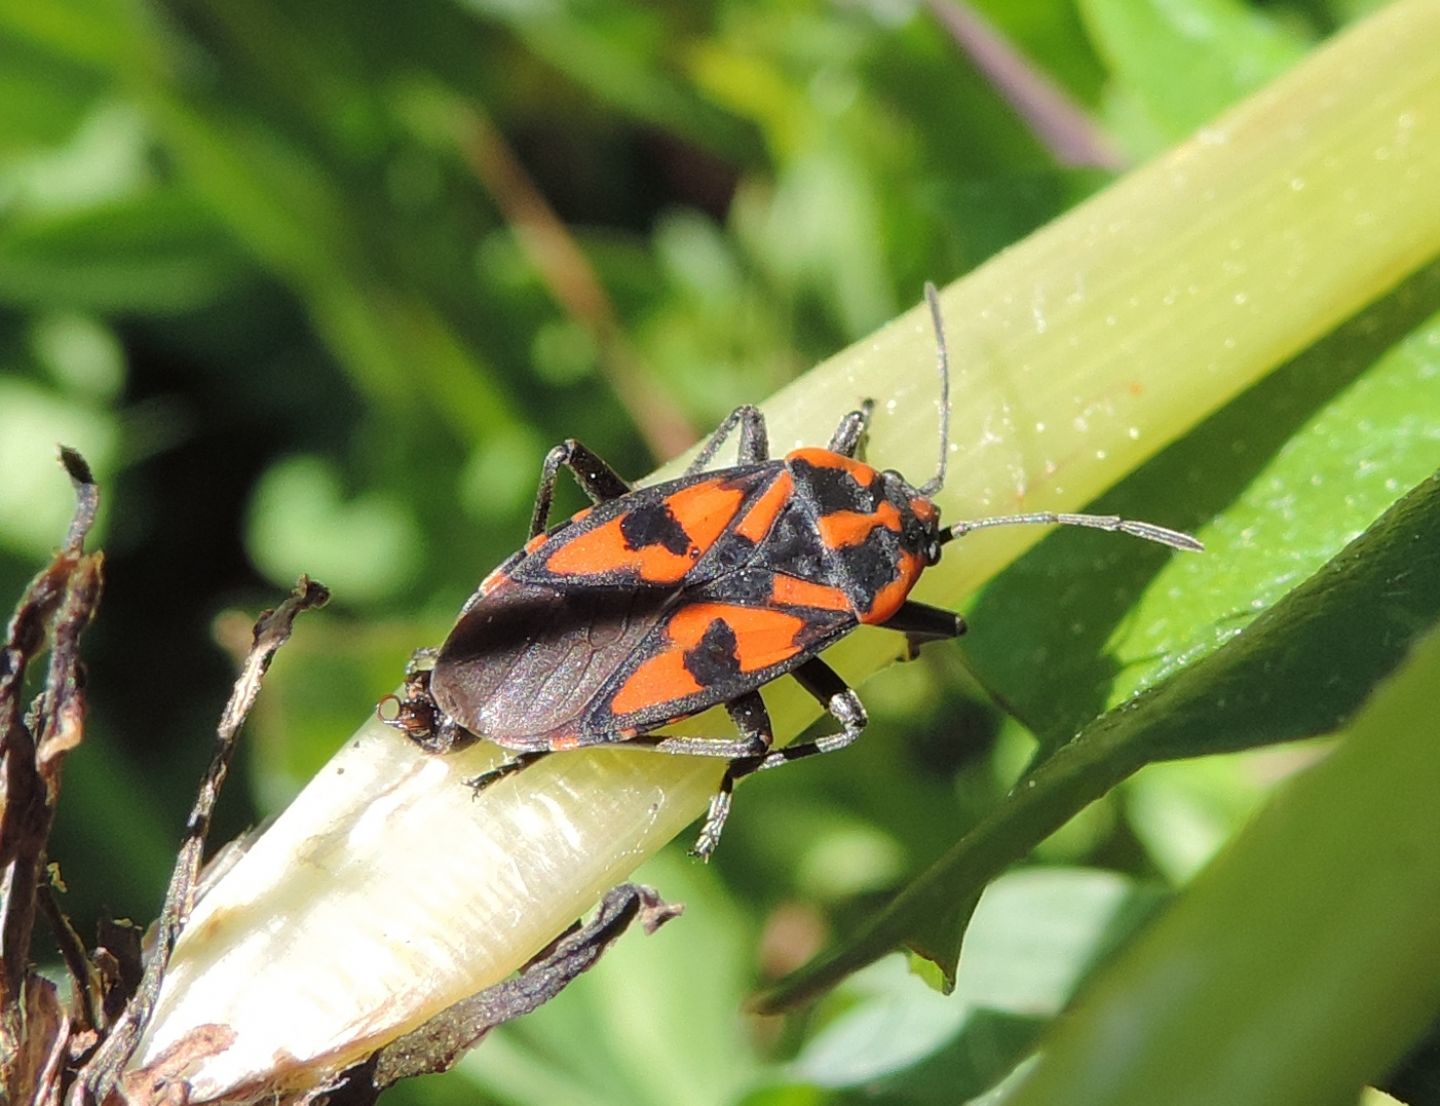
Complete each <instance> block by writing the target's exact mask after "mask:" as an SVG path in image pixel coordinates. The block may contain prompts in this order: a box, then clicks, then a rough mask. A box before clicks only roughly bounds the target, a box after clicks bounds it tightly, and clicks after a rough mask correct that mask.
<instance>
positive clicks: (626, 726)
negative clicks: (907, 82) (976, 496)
mask: <svg viewBox="0 0 1440 1106" xmlns="http://www.w3.org/2000/svg"><path fill="white" fill-rule="evenodd" d="M925 292H926V299H927V302H928V303H929V305H930V311H931V316H932V320H933V323H934V326H935V334H936V343H937V349H938V355H939V368H940V381H941V387H940V412H941V414H940V460H939V464H938V467H937V469H936V472H935V475H934V476H933V477H931V478H930V479H929V480H927V481H926V482H925V483H924V484H921V485H920V486H919V487H915V486H913V485H911V484H910V483H909V482H908V481H907V480H906V479H905V478H904V477H903V476H901V475H900V474H899V473H897V472H890V471H881V470H878V469H875V468H872V467H870V466H869V465H868V464H866V463H865V462H863V461H861V460H859V459H857V456H856V454H857V452H858V450H859V447H860V444H861V440H862V438H863V437H864V435H865V430H866V427H867V425H868V423H869V421H870V413H871V409H872V407H873V404H872V403H870V402H869V401H867V402H866V403H864V404H863V405H862V406H861V408H860V409H859V410H856V411H851V412H850V413H849V414H847V415H846V416H845V417H844V418H843V419H841V420H840V425H839V427H838V428H837V429H836V431H835V434H834V436H833V437H832V438H831V439H830V444H829V445H828V446H826V447H824V448H819V447H811V448H805V449H797V450H795V451H794V452H792V453H788V454H786V455H785V457H783V458H781V459H772V458H771V457H770V455H769V449H768V447H767V442H766V431H765V420H764V416H763V415H762V414H761V413H760V411H759V410H757V409H756V408H755V407H752V406H744V407H739V408H737V409H736V410H735V411H734V412H733V413H732V414H731V415H730V417H729V418H728V419H726V420H725V422H724V423H723V424H722V425H721V426H720V428H719V429H718V430H716V431H715V433H714V434H713V435H712V436H711V437H710V440H709V441H707V442H706V443H705V445H704V446H703V447H702V448H701V450H700V452H699V453H698V454H697V455H696V457H695V459H694V461H692V462H691V464H690V467H689V468H688V469H686V471H685V473H684V475H683V476H680V477H679V478H678V479H675V480H669V481H666V482H665V483H662V484H656V485H654V486H652V487H646V488H631V487H630V485H629V484H627V483H626V482H625V481H624V480H622V479H621V478H620V477H619V476H618V475H617V474H616V473H615V472H614V471H613V470H612V469H611V468H610V466H609V465H607V464H606V463H605V462H604V461H603V460H601V459H600V458H599V457H597V456H596V455H595V454H594V453H592V452H591V451H590V450H588V449H586V448H585V446H583V445H581V444H580V443H579V442H577V441H575V440H573V439H571V440H569V441H566V442H564V443H563V444H561V445H558V446H556V447H555V448H554V449H552V450H551V451H550V453H549V455H548V456H547V457H546V458H545V463H544V467H543V469H542V472H541V476H540V487H539V492H538V494H537V496H536V499H535V512H534V515H533V516H532V518H531V523H530V540H529V541H527V542H526V543H525V546H524V548H523V549H521V550H520V552H518V553H516V554H515V555H514V556H512V557H511V558H510V559H509V560H507V561H506V562H505V563H504V564H502V565H501V566H500V567H499V568H497V569H496V570H495V571H494V572H492V573H491V574H490V575H489V576H488V577H486V578H485V580H484V582H483V583H481V585H480V587H479V589H478V590H477V591H476V592H475V594H474V595H473V596H472V597H471V598H470V600H469V601H468V602H467V603H466V604H465V607H464V609H463V610H462V611H461V613H460V618H459V621H458V622H457V623H456V625H455V628H454V629H453V630H452V631H451V632H450V636H449V638H447V639H446V641H445V643H444V645H442V646H441V647H440V649H439V651H438V653H434V654H433V662H434V663H433V665H432V666H431V667H430V668H429V669H428V670H420V669H419V668H418V667H417V666H412V671H411V673H410V677H409V679H408V681H407V694H406V697H405V699H404V700H402V701H400V702H399V705H398V709H397V710H396V712H395V714H394V717H390V718H387V721H389V722H390V723H391V724H392V725H394V726H396V727H397V728H400V729H402V730H404V731H405V732H406V733H408V734H409V735H410V736H411V737H412V738H414V739H415V740H417V741H419V742H420V743H421V744H422V745H423V746H424V747H425V748H427V749H430V750H433V751H437V752H443V751H446V750H448V749H451V748H453V747H455V746H456V745H457V744H458V743H460V742H462V741H468V740H469V739H470V738H472V737H481V738H487V739H489V740H491V741H494V742H495V743H497V744H498V745H501V746H503V747H504V748H506V749H508V750H511V751H512V752H513V753H514V754H515V755H514V757H513V758H512V759H510V760H508V761H506V762H505V763H503V764H501V765H499V766H498V767H496V768H494V769H492V770H491V771H489V772H487V773H485V774H484V775H482V776H479V777H477V778H476V779H474V780H472V781H470V783H471V785H472V786H474V787H475V788H476V789H477V790H478V789H480V788H483V787H486V786H488V785H489V784H491V783H494V782H495V781H496V780H498V779H500V778H502V777H504V776H507V775H509V774H511V773H513V772H515V771H517V770H519V769H520V768H522V767H524V766H525V765H527V764H530V763H532V762H534V761H535V760H537V759H538V758H540V757H543V756H546V755H548V754H550V753H552V752H556V751H558V750H561V749H574V748H580V747H584V746H587V745H610V744H615V743H619V742H624V743H626V744H628V745H639V746H644V747H645V748H648V749H653V750H657V751H659V752H663V753H674V754H682V755H687V756H705V757H718V758H720V759H722V760H725V761H728V762H729V763H728V765H727V768H726V771H725V775H724V777H723V779H722V781H721V784H720V788H719V790H718V792H717V793H716V795H715V797H714V799H713V800H712V801H711V803H710V809H709V812H708V813H707V815H706V818H705V822H704V826H703V828H702V829H701V831H700V837H699V840H698V841H697V842H696V845H695V847H694V850H693V851H694V853H695V854H696V855H698V856H701V857H708V856H709V854H710V853H711V852H712V851H713V850H714V848H715V845H716V843H717V842H718V841H719V838H720V831H721V829H722V827H723V826H724V823H725V818H726V815H727V814H728V813H729V809H730V796H731V791H732V789H733V787H734V785H735V782H736V781H737V780H739V779H741V778H743V777H745V776H748V775H750V774H751V773H754V772H760V771H764V770H766V769H769V768H774V767H776V766H778V765H781V764H785V763H787V762H789V761H792V760H799V759H801V758H803V757H807V756H812V755H814V754H816V753H828V752H833V751H835V750H837V749H842V748H844V747H845V746H847V745H849V744H851V743H852V742H853V741H854V740H855V739H856V738H858V737H859V736H860V733H861V731H862V730H864V728H865V723H866V715H865V708H864V706H862V705H861V702H860V699H859V697H858V696H857V695H856V694H855V692H854V691H853V690H852V689H851V688H849V687H848V686H846V684H845V682H844V681H843V680H842V679H841V678H840V677H839V676H838V675H837V674H836V672H835V670H834V669H833V668H831V667H830V666H829V665H828V664H826V663H825V662H824V661H823V660H822V659H821V658H820V657H819V654H820V652H821V651H822V650H824V649H825V648H826V647H827V646H829V645H831V644H833V643H834V642H836V641H837V640H839V639H840V638H842V637H844V636H845V635H846V634H848V633H850V632H851V631H852V630H854V629H855V628H856V627H857V626H860V625H871V626H881V627H884V628H886V629H891V630H896V631H898V632H900V633H903V634H904V635H906V637H907V638H908V639H909V642H910V643H911V645H912V646H916V645H918V644H920V643H923V642H926V641H932V640H938V639H944V638H953V637H958V636H959V635H960V634H962V633H964V632H965V623H964V621H963V620H962V619H961V617H960V616H959V615H957V614H955V613H953V612H951V611H947V610H943V609H940V608H937V607H932V606H928V605H926V604H924V603H918V602H916V601H915V600H912V599H910V598H909V595H910V591H911V589H912V588H913V587H914V586H915V583H916V581H917V580H918V579H919V578H920V575H921V573H923V572H924V571H925V569H926V568H927V567H929V566H930V565H933V564H935V563H936V562H937V561H938V560H939V559H940V552H941V549H942V548H943V547H944V545H945V544H946V543H947V542H949V541H951V540H952V539H954V538H957V537H959V536H961V535H962V534H966V533H969V532H970V531H971V530H977V529H980V528H982V527H990V526H1001V525H1010V524H1015V523H1065V524H1072V525H1079V526H1089V527H1095V528H1099V529H1102V530H1114V531H1120V532H1122V533H1127V534H1132V535H1135V536H1137V537H1141V538H1146V539H1148V540H1151V541H1156V542H1160V543H1162V544H1165V545H1170V546H1173V547H1175V548H1177V549H1198V548H1200V545H1199V543H1198V542H1196V541H1195V540H1194V539H1193V538H1191V537H1188V536H1187V535H1185V534H1180V533H1177V532H1176V531H1173V530H1167V529H1165V528H1164V527H1160V526H1154V525H1151V524H1149V523H1143V522H1133V521H1129V520H1126V519H1120V518H1115V517H1108V516H1095V515H1076V514H1054V513H1050V512H1042V513H1035V514H1021V515H1007V516H1002V517H996V518H986V519H979V520H976V521H968V522H957V523H954V524H953V525H951V526H948V527H942V526H941V525H940V514H939V511H938V509H937V508H936V506H935V504H934V502H933V499H932V497H933V496H934V495H935V494H936V493H937V492H938V491H939V490H940V488H941V487H942V486H943V484H944V482H945V458H946V453H947V451H948V421H949V420H948V416H949V359H948V355H947V353H946V347H945V339H944V331H943V328H942V324H941V319H940V307H939V301H938V298H937V296H936V294H935V289H934V287H933V286H930V285H927V286H926V289H925ZM737 430H738V432H739V450H738V453H739V457H738V464H736V465H735V466H733V467H731V468H723V469H717V470H713V471H706V468H707V466H708V465H709V464H710V463H711V461H713V459H714V458H715V455H716V453H717V452H719V450H720V447H721V446H722V445H723V444H724V442H725V440H726V439H727V438H728V437H729V436H730V435H731V434H732V433H734V432H736V431H737ZM561 468H568V469H569V470H570V471H571V472H572V473H573V474H574V476H575V479H576V481H577V482H578V483H579V485H580V487H581V488H583V489H584V490H585V492H586V493H587V494H588V495H589V496H590V498H591V499H592V500H593V501H594V506H593V507H588V508H586V509H585V510H582V511H580V512H579V513H578V514H576V515H574V516H573V517H572V518H570V519H569V520H568V521H566V522H562V523H560V524H559V525H557V526H554V527H549V528H547V524H548V521H549V514H550V504H551V500H552V497H553V495H554V490H555V481H556V478H557V475H558V473H559V471H560V469H561ZM787 675H788V676H793V677H794V678H795V679H796V681H798V682H799V684H800V685H801V686H802V687H803V688H804V689H805V690H806V691H808V692H809V693H810V694H811V695H813V696H815V698H816V699H818V700H819V701H820V703H821V705H822V706H824V708H825V709H826V710H827V711H829V713H830V714H831V715H832V716H833V717H834V719H835V720H836V721H837V722H838V723H839V724H840V727H841V728H840V731H839V732H838V733H834V734H829V735H826V736H824V737H820V738H817V739H815V740H812V741H805V742H800V743H797V744H794V745H790V746H787V747H785V748H780V749H772V747H771V745H772V732H771V724H770V716H769V714H768V713H767V711H766V709H765V704H764V702H763V701H762V699H761V697H760V688H762V687H763V686H764V685H766V684H768V683H770V682H772V681H774V680H777V679H779V678H780V677H782V676H787ZM721 703H723V704H724V705H725V708H726V709H727V710H728V711H729V714H730V717H731V718H732V719H733V721H734V724H735V728H736V730H737V731H738V737H733V738H711V737H675V736H661V735H658V734H655V733H654V731H655V730H658V729H660V728H661V727H662V726H665V725H667V724H668V723H671V722H675V721H678V720H679V719H682V718H686V717H688V716H690V715H694V714H698V713H699V712H700V711H703V710H706V709H708V708H709V707H713V706H715V705H716V704H721Z"/></svg>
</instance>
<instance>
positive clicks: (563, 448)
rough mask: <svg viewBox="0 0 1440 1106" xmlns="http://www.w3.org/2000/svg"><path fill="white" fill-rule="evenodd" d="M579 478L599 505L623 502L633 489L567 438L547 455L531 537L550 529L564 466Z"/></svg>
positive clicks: (601, 462) (579, 444)
mask: <svg viewBox="0 0 1440 1106" xmlns="http://www.w3.org/2000/svg"><path fill="white" fill-rule="evenodd" d="M562 465H563V466H564V467H565V468H568V469H569V470H570V471H571V472H572V473H574V475H575V483H577V484H579V485H580V487H581V489H582V490H583V491H584V492H585V494H586V495H588V496H589V497H590V498H591V499H592V500H593V501H594V502H596V503H604V502H605V501H606V500H607V499H619V498H620V497H621V496H622V495H626V494H628V493H629V491H630V485H629V484H627V483H625V481H624V480H622V479H621V478H620V476H619V474H618V473H616V471H615V470H614V469H612V468H611V467H610V466H609V465H608V464H606V463H605V462H604V461H603V460H602V459H601V458H600V457H599V456H598V455H596V454H594V453H592V452H591V451H590V450H589V449H587V448H586V447H585V446H584V445H582V444H581V443H579V442H577V441H576V440H575V439H574V438H566V439H565V440H564V441H563V442H561V443H560V444H559V445H557V446H556V447H555V448H554V449H552V450H551V451H550V452H549V453H547V454H546V455H545V463H544V465H543V466H541V469H540V487H539V489H538V490H537V491H536V493H535V510H534V512H533V513H532V514H531V515H530V536H531V537H532V538H533V537H534V536H535V535H536V534H543V533H544V532H545V528H546V527H547V526H549V525H550V503H551V501H552V500H554V498H555V477H556V476H557V475H558V474H559V472H560V468H561V466H562Z"/></svg>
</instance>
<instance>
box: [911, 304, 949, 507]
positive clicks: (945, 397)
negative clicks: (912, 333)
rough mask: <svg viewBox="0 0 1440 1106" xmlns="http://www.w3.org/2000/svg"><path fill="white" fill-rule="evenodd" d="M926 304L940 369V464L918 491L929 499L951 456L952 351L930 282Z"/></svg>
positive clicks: (942, 481)
mask: <svg viewBox="0 0 1440 1106" xmlns="http://www.w3.org/2000/svg"><path fill="white" fill-rule="evenodd" d="M925 302H926V303H928V304H929V305H930V321H931V323H933V324H934V326H935V356H936V359H937V361H938V363H939V367H940V463H939V464H938V465H936V467H935V475H934V476H932V477H931V478H930V479H929V480H927V481H925V483H923V484H922V485H920V487H919V488H917V489H916V490H917V491H918V492H919V493H920V494H921V495H923V496H925V498H927V499H929V498H930V497H931V496H932V495H934V494H935V493H936V492H938V491H939V490H940V489H941V488H943V487H944V486H945V462H946V461H947V460H948V459H949V456H950V351H949V350H948V349H947V348H946V347H945V322H944V320H943V319H941V318H940V294H939V293H938V292H936V291H935V285H934V284H932V283H931V282H930V281H928V280H927V281H926V282H925Z"/></svg>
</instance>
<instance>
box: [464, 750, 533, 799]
mask: <svg viewBox="0 0 1440 1106" xmlns="http://www.w3.org/2000/svg"><path fill="white" fill-rule="evenodd" d="M552 751H553V750H550V749H539V750H536V751H535V752H533V753H516V754H515V755H514V756H513V757H511V758H510V759H509V760H502V761H501V762H500V763H499V764H497V765H495V767H494V768H491V769H490V770H489V771H488V772H481V773H480V774H479V775H478V776H472V777H471V778H470V779H468V780H466V781H465V786H466V787H468V788H469V789H470V790H471V791H473V792H475V794H477V795H478V794H480V792H482V791H484V790H485V789H486V788H487V787H489V786H490V785H491V784H493V783H499V782H500V781H501V780H503V779H504V778H505V777H506V776H513V775H514V774H515V773H516V772H518V771H520V769H522V768H528V767H529V766H530V765H532V764H534V763H535V762H536V761H537V760H539V759H540V758H541V757H548V756H549V755H550V753H551V752H552Z"/></svg>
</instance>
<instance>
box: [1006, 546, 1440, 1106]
mask: <svg viewBox="0 0 1440 1106" xmlns="http://www.w3.org/2000/svg"><path fill="white" fill-rule="evenodd" d="M1427 540H1428V541H1430V542H1431V543H1433V542H1434V540H1435V537H1434V535H1433V534H1431V535H1429V536H1428V539H1427ZM1417 548H1418V547H1417ZM1418 570H1419V571H1429V572H1431V573H1433V572H1434V567H1433V565H1431V566H1428V567H1425V566H1418ZM1437 686H1440V635H1435V634H1432V635H1431V636H1430V637H1429V638H1428V639H1426V640H1425V641H1424V642H1423V644H1421V645H1419V646H1418V647H1417V648H1416V649H1415V652H1414V654H1413V656H1411V657H1410V659H1409V660H1408V662H1407V663H1406V664H1405V666H1404V667H1403V669H1402V670H1401V671H1400V673H1399V674H1398V675H1397V676H1396V677H1395V678H1394V679H1393V680H1391V681H1390V682H1389V683H1387V684H1386V685H1385V686H1384V687H1383V688H1382V689H1381V690H1380V692H1379V693H1378V694H1377V695H1376V696H1375V698H1374V699H1373V701H1372V702H1371V703H1369V704H1368V705H1367V706H1366V707H1365V709H1364V710H1363V711H1362V712H1361V714H1360V715H1359V716H1358V717H1357V718H1356V719H1355V721H1354V723H1353V725H1352V727H1351V730H1350V732H1349V734H1348V736H1347V737H1346V738H1345V740H1344V741H1343V742H1342V743H1341V744H1340V745H1339V747H1338V748H1337V749H1336V751H1335V752H1334V753H1333V754H1332V755H1331V756H1330V757H1329V758H1328V759H1327V760H1325V761H1324V762H1322V763H1321V764H1319V765H1317V766H1316V767H1315V768H1313V769H1311V770H1310V771H1309V772H1307V773H1306V774H1305V775H1304V776H1302V777H1300V778H1298V779H1296V780H1295V781H1294V782H1293V784H1292V785H1291V786H1289V787H1287V788H1286V789H1285V790H1284V791H1283V792H1282V793H1281V794H1280V795H1278V796H1277V797H1276V799H1275V800H1274V801H1273V802H1272V803H1271V804H1270V806H1269V807H1268V808H1267V809H1266V810H1265V811H1264V813H1263V814H1262V815H1261V816H1260V817H1259V819H1258V820H1257V821H1256V822H1255V824H1254V825H1253V826H1252V827H1251V829H1250V830H1249V831H1247V832H1246V834H1245V835H1244V836H1243V837H1242V838H1241V839H1240V840H1239V841H1237V842H1236V843H1235V845H1234V847H1233V848H1232V849H1231V850H1230V851H1229V852H1228V853H1226V854H1225V855H1223V856H1222V857H1221V858H1220V859H1219V860H1218V861H1217V862H1216V863H1215V864H1214V865H1213V866H1212V867H1211V868H1210V869H1208V870H1207V871H1206V872H1205V873H1204V874H1203V875H1202V876H1201V877H1200V878H1199V879H1197V880H1196V882H1195V884H1194V885H1193V887H1192V888H1191V890H1190V891H1189V892H1187V894H1186V895H1185V896H1184V898H1183V899H1182V900H1181V901H1180V902H1179V903H1178V904H1177V906H1176V907H1175V908H1174V909H1173V910H1172V911H1170V912H1169V913H1168V914H1167V915H1166V916H1165V917H1164V918H1162V919H1161V920H1160V922H1159V923H1158V924H1157V925H1156V926H1155V927H1154V928H1153V929H1151V930H1150V931H1149V932H1148V933H1147V934H1146V935H1145V936H1144V937H1143V938H1142V939H1141V941H1140V942H1139V943H1137V944H1136V945H1135V947H1133V948H1132V949H1131V950H1130V951H1129V952H1128V953H1127V954H1126V956H1125V957H1124V959H1123V960H1122V961H1121V962H1119V963H1117V964H1116V965H1114V967H1113V969H1111V970H1110V971H1108V972H1107V973H1106V974H1105V976H1104V977H1103V979H1101V980H1100V981H1099V982H1098V983H1097V985H1096V987H1095V988H1094V989H1093V990H1092V992H1091V993H1090V994H1089V995H1087V996H1086V997H1085V999H1084V1000H1083V1002H1082V1005H1081V1006H1080V1007H1079V1008H1078V1009H1077V1010H1076V1012H1075V1013H1074V1014H1073V1015H1072V1016H1071V1017H1068V1018H1066V1019H1065V1021H1064V1022H1063V1023H1060V1024H1058V1025H1057V1032H1056V1033H1055V1034H1054V1036H1053V1037H1052V1039H1051V1040H1049V1041H1048V1042H1047V1043H1046V1045H1045V1047H1044V1048H1043V1049H1042V1051H1041V1054H1040V1059H1039V1062H1038V1064H1037V1065H1036V1067H1035V1069H1034V1070H1033V1071H1032V1072H1031V1074H1030V1076H1029V1077H1028V1078H1027V1079H1025V1080H1024V1081H1023V1082H1022V1084H1021V1086H1020V1088H1019V1090H1018V1092H1017V1093H1015V1094H1014V1095H1012V1096H1010V1097H1009V1099H1008V1100H1007V1101H1009V1102H1011V1103H1013V1104H1015V1106H1022V1104H1031V1103H1034V1104H1039V1103H1051V1102H1057V1101H1063V1102H1065V1103H1067V1104H1069V1106H1087V1104H1089V1103H1097V1104H1098V1103H1104V1104H1106V1106H1125V1104H1128V1103H1135V1104H1140V1103H1146V1104H1150V1103H1154V1102H1159V1101H1163V1102H1166V1103H1171V1104H1177V1106H1184V1104H1188V1103H1197V1104H1198V1103H1213V1102H1224V1103H1227V1104H1229V1106H1250V1104H1255V1106H1259V1104H1260V1103H1273V1102H1319V1101H1335V1100H1337V1099H1339V1098H1340V1097H1342V1096H1344V1095H1345V1094H1347V1093H1355V1094H1358V1092H1359V1090H1360V1088H1361V1086H1362V1085H1363V1084H1364V1083H1366V1082H1368V1081H1371V1080H1373V1079H1375V1078H1376V1077H1378V1076H1379V1075H1381V1074H1383V1072H1384V1071H1385V1069H1386V1068H1387V1067H1388V1066H1389V1065H1390V1064H1392V1063H1393V1062H1394V1061H1395V1060H1396V1059H1398V1057H1399V1056H1400V1054H1401V1053H1402V1052H1403V1051H1404V1049H1406V1048H1407V1047H1408V1046H1409V1045H1410V1043H1411V1042H1412V1041H1413V1040H1414V1039H1415V1038H1416V1037H1418V1035H1419V1034H1420V1032H1421V1031H1422V1030H1423V1029H1424V1028H1425V1027H1426V1026H1427V1025H1428V1023H1429V1021H1430V1019H1431V1018H1432V1017H1433V1015H1434V1012H1435V1010H1436V1009H1437V1008H1440V975H1437V974H1436V972H1435V970H1434V966H1435V963H1436V959H1437V957H1440V835H1437V834H1436V833H1435V820H1434V809H1435V807H1434V796H1435V795H1436V793H1437V791H1440V714H1437V713H1436V711H1435V688H1436V687H1437Z"/></svg>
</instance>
